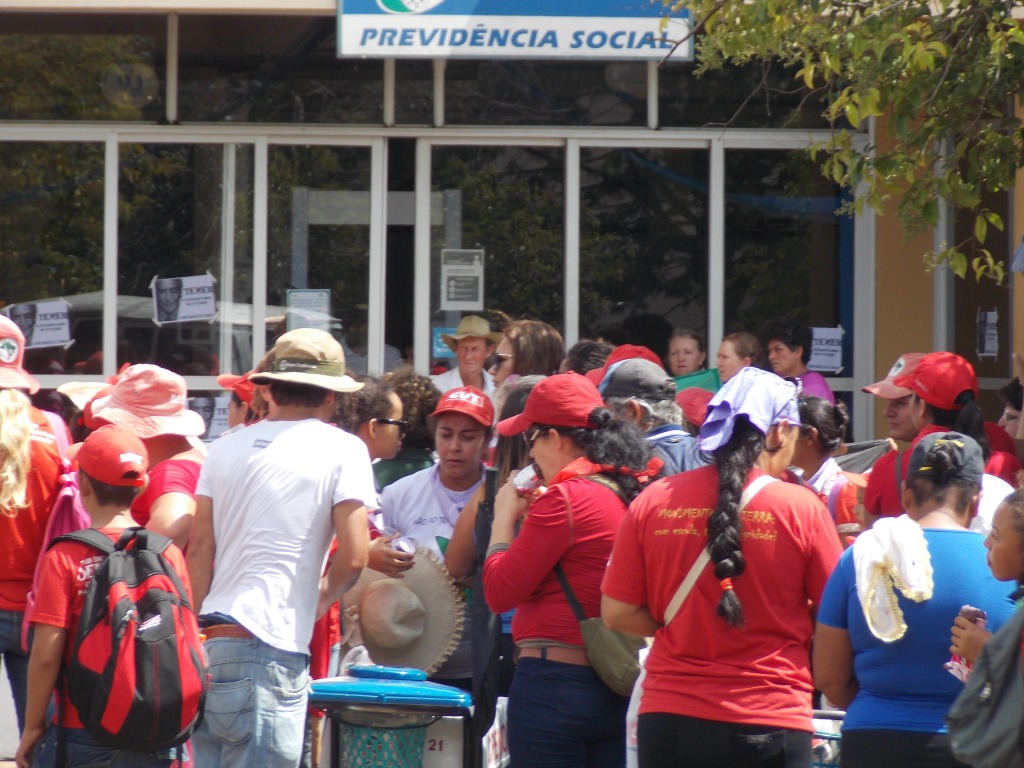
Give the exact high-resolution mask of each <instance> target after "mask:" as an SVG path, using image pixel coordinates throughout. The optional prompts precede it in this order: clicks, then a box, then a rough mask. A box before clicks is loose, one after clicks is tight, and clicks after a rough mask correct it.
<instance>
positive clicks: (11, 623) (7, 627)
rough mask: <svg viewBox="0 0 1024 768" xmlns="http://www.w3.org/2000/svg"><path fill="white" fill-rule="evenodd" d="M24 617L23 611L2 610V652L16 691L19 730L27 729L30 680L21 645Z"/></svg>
mask: <svg viewBox="0 0 1024 768" xmlns="http://www.w3.org/2000/svg"><path fill="white" fill-rule="evenodd" d="M24 618H25V614H24V613H23V612H22V611H0V654H2V655H3V658H4V667H6V668H7V679H8V680H9V681H10V683H11V691H12V692H13V693H14V710H15V712H16V713H17V715H18V730H19V731H22V730H24V729H25V691H26V688H25V685H26V682H27V681H28V653H26V652H25V649H23V648H22V647H21V622H22V620H23V619H24Z"/></svg>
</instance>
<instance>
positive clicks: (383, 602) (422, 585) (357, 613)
mask: <svg viewBox="0 0 1024 768" xmlns="http://www.w3.org/2000/svg"><path fill="white" fill-rule="evenodd" d="M342 601H343V603H344V606H345V608H344V610H345V615H346V617H347V618H348V619H349V622H350V623H351V624H352V625H354V626H355V627H356V628H357V630H358V634H359V635H361V638H360V637H355V638H353V639H352V643H353V645H356V644H359V642H360V641H361V642H362V645H364V646H365V647H366V650H367V651H369V652H370V658H372V659H373V662H374V663H375V664H381V665H384V666H399V667H415V668H417V669H422V670H423V671H424V672H426V673H427V674H428V675H430V674H433V673H434V672H436V671H437V669H438V668H439V667H440V666H441V665H442V664H443V663H444V662H445V660H446V659H447V658H448V657H449V656H451V654H452V652H453V651H454V650H455V649H456V648H457V647H458V645H459V640H461V639H462V628H463V615H464V611H465V603H463V602H462V599H461V598H460V597H459V593H458V590H457V589H456V588H455V581H454V580H453V579H452V577H451V576H450V575H449V574H448V572H447V571H446V570H445V569H444V566H442V565H441V563H439V562H438V561H437V559H436V558H435V556H434V554H433V553H432V552H431V551H430V550H428V549H426V548H425V547H418V548H417V549H416V557H415V559H414V560H413V566H412V568H410V569H409V570H408V571H406V572H405V573H404V574H403V578H401V579H389V578H388V577H386V576H385V575H384V574H383V573H381V572H380V571H375V570H373V569H372V568H364V569H363V572H362V573H361V574H360V576H359V580H358V581H357V582H356V584H355V586H354V587H352V589H350V590H349V591H348V592H346V593H345V595H344V596H343V597H342Z"/></svg>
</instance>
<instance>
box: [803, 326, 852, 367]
mask: <svg viewBox="0 0 1024 768" xmlns="http://www.w3.org/2000/svg"><path fill="white" fill-rule="evenodd" d="M811 333H812V334H813V338H814V340H813V341H812V342H811V359H810V361H809V362H808V363H807V367H808V368H809V369H810V370H812V371H818V372H820V373H840V372H841V371H842V370H843V336H844V335H845V334H846V331H845V330H844V329H843V326H841V325H837V326H836V327H834V328H811Z"/></svg>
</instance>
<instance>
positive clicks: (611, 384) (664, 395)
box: [598, 357, 676, 402]
mask: <svg viewBox="0 0 1024 768" xmlns="http://www.w3.org/2000/svg"><path fill="white" fill-rule="evenodd" d="M603 384H604V389H600V388H599V389H598V391H599V392H600V393H601V395H602V397H604V398H605V399H607V398H610V397H635V398H639V399H640V400H647V401H650V402H660V401H663V400H664V401H667V400H672V399H673V398H674V397H675V394H676V383H675V381H674V380H673V379H672V377H671V376H669V375H668V373H666V371H665V369H664V368H662V367H661V366H660V365H659V364H657V363H652V362H651V361H650V360H645V359H644V358H642V357H634V358H631V359H629V360H623V361H622V364H621V365H619V366H614V367H613V368H611V369H609V371H608V376H607V378H606V379H605V381H604V382H603Z"/></svg>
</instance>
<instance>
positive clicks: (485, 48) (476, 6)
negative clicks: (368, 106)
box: [338, 0, 693, 61]
mask: <svg viewBox="0 0 1024 768" xmlns="http://www.w3.org/2000/svg"><path fill="white" fill-rule="evenodd" d="M338 30H339V34H338V55H339V56H365V57H372V58H440V59H447V58H480V59H491V58H520V59H521V58H535V59H558V58H590V59H601V60H609V59H617V60H641V61H642V60H655V61H658V60H661V59H664V58H666V57H669V58H671V59H672V60H673V61H689V60H691V59H692V58H693V45H692V41H691V40H690V39H688V37H687V36H688V34H689V31H690V23H689V15H688V13H687V12H686V11H683V12H680V13H676V14H673V15H672V16H670V17H669V16H667V14H666V10H665V6H664V5H663V4H662V2H661V0H589V1H587V0H561V1H560V2H552V1H551V0H517V1H516V2H508V1H507V0H506V1H504V2H500V1H499V0H338ZM684 40H685V41H684ZM681 41H684V42H681Z"/></svg>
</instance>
